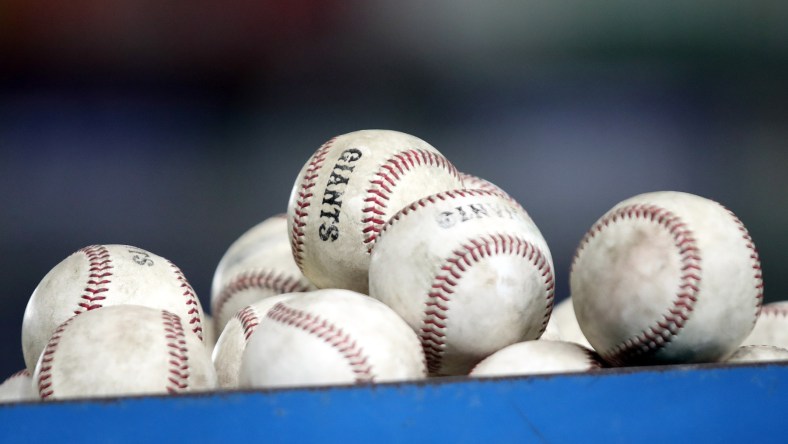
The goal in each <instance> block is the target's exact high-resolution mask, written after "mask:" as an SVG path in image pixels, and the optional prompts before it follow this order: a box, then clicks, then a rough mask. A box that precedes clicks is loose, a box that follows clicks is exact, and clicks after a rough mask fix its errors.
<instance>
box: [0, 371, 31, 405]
mask: <svg viewBox="0 0 788 444" xmlns="http://www.w3.org/2000/svg"><path fill="white" fill-rule="evenodd" d="M36 399H38V393H37V392H36V390H34V389H33V376H32V375H31V374H30V372H29V371H27V369H24V370H20V371H18V372H16V373H14V374H13V375H11V376H9V377H8V378H7V379H6V380H5V381H3V383H2V384H0V403H2V402H19V401H32V400H36Z"/></svg>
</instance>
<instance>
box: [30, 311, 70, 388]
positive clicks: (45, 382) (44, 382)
mask: <svg viewBox="0 0 788 444" xmlns="http://www.w3.org/2000/svg"><path fill="white" fill-rule="evenodd" d="M75 317H76V315H74V316H72V317H71V318H69V319H68V320H67V321H66V322H64V323H62V324H60V325H59V326H58V328H57V329H55V332H54V333H52V337H50V338H49V341H48V342H47V345H46V347H45V348H44V352H43V353H42V355H41V367H40V368H39V370H38V395H39V396H40V397H41V399H47V398H49V397H51V396H52V395H53V394H54V393H55V388H54V387H53V386H52V384H53V382H52V369H53V367H54V365H55V352H56V351H57V347H58V345H59V344H60V339H61V338H62V337H63V332H65V331H66V327H68V325H69V324H70V323H71V321H73V320H74V318H75Z"/></svg>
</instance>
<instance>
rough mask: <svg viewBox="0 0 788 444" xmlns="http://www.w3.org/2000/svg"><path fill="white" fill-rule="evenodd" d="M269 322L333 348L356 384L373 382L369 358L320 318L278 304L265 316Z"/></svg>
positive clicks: (345, 336) (346, 336) (346, 337)
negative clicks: (301, 332)
mask: <svg viewBox="0 0 788 444" xmlns="http://www.w3.org/2000/svg"><path fill="white" fill-rule="evenodd" d="M266 317H268V318H269V319H271V320H274V321H276V322H280V323H282V324H286V325H290V326H293V327H295V328H298V329H300V330H303V331H305V332H307V333H309V334H311V335H314V336H316V337H317V338H319V339H321V340H323V342H325V343H327V344H329V345H330V346H331V347H333V348H335V349H336V350H337V351H338V352H339V353H340V355H342V357H343V358H344V359H345V361H347V363H348V365H349V366H350V369H351V371H352V372H353V374H354V376H355V382H356V383H364V382H374V380H375V376H374V374H373V372H372V366H371V365H370V364H369V362H368V361H369V358H368V357H367V356H366V355H365V354H364V350H363V349H362V348H361V347H359V346H358V344H357V343H356V341H355V340H354V339H353V338H351V337H350V335H348V334H347V333H345V332H343V331H342V329H341V328H339V327H337V326H335V325H334V324H332V323H330V322H328V321H327V320H325V319H321V318H320V316H317V315H313V314H310V313H306V312H304V311H301V310H296V309H294V308H290V307H288V306H286V305H285V304H283V303H281V302H280V303H278V304H276V305H274V307H273V308H272V309H271V310H269V311H268V313H267V314H266Z"/></svg>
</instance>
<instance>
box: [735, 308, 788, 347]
mask: <svg viewBox="0 0 788 444" xmlns="http://www.w3.org/2000/svg"><path fill="white" fill-rule="evenodd" d="M742 345H773V346H775V347H781V348H785V349H788V301H779V302H772V303H770V304H766V305H764V306H763V308H762V309H761V314H760V316H758V320H757V321H756V322H755V327H754V328H753V329H752V332H751V333H750V335H749V336H747V338H746V339H745V340H744V342H742Z"/></svg>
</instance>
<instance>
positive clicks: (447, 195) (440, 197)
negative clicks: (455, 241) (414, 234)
mask: <svg viewBox="0 0 788 444" xmlns="http://www.w3.org/2000/svg"><path fill="white" fill-rule="evenodd" d="M468 196H497V197H502V198H504V199H506V200H507V201H509V202H511V203H512V204H514V205H516V206H517V208H519V209H521V210H523V208H522V207H521V206H520V204H518V203H517V202H516V201H515V200H514V199H512V198H511V197H510V196H508V195H502V194H501V193H500V192H494V191H487V190H479V189H475V190H468V189H462V190H450V191H444V192H441V193H436V194H433V195H431V196H427V197H424V198H422V199H419V200H417V201H415V202H413V203H411V204H410V205H406V206H405V207H403V208H402V209H400V210H399V211H397V212H396V213H394V215H393V216H391V218H390V219H389V220H388V222H387V223H386V224H385V225H383V228H381V230H380V233H379V234H378V237H380V235H382V234H383V233H385V232H386V231H387V230H388V229H389V227H391V226H392V225H394V223H396V222H397V221H399V220H400V219H402V218H403V217H405V216H407V215H408V214H410V213H412V212H414V211H416V210H418V209H419V208H424V207H426V206H427V205H428V204H434V203H437V202H438V201H444V200H448V199H459V198H461V197H468ZM523 212H525V210H523ZM375 241H377V239H376V240H375Z"/></svg>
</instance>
